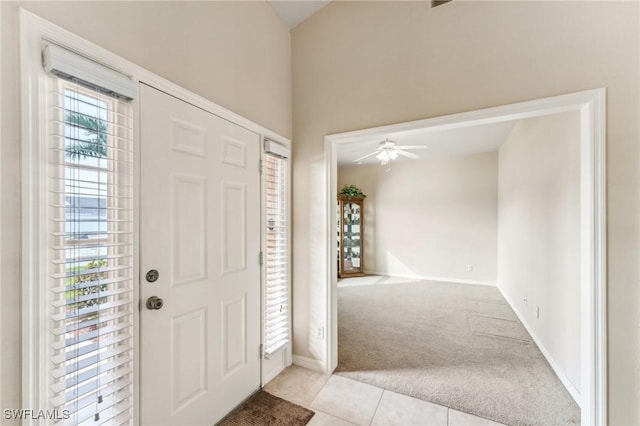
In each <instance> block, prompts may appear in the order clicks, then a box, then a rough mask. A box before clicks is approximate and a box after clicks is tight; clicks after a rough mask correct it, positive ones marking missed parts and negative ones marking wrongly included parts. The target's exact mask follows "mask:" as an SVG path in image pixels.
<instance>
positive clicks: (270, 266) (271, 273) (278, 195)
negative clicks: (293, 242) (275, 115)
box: [264, 154, 289, 357]
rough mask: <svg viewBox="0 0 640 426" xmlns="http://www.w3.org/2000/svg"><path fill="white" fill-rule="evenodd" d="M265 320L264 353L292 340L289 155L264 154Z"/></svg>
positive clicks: (266, 354)
mask: <svg viewBox="0 0 640 426" xmlns="http://www.w3.org/2000/svg"><path fill="white" fill-rule="evenodd" d="M265 165H266V166H265V180H266V191H265V198H266V200H265V202H266V205H265V208H266V212H265V213H266V214H265V218H266V221H267V223H266V233H265V234H266V237H265V238H266V248H265V261H264V267H265V295H264V297H265V315H264V317H265V324H264V353H265V356H267V357H268V356H269V355H271V354H272V353H274V352H275V351H277V350H278V349H280V348H282V347H283V346H284V345H286V344H287V343H288V342H289V223H288V218H287V181H286V179H287V174H286V173H287V159H285V158H280V157H277V156H274V155H271V154H266V155H265Z"/></svg>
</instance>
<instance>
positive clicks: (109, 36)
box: [0, 1, 292, 409]
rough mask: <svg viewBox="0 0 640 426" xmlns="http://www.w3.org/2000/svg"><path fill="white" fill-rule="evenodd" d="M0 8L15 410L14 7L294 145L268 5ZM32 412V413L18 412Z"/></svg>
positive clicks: (6, 293) (8, 361) (281, 52)
mask: <svg viewBox="0 0 640 426" xmlns="http://www.w3.org/2000/svg"><path fill="white" fill-rule="evenodd" d="M0 5H1V6H0V7H1V8H2V9H1V10H2V12H1V16H2V22H1V25H2V28H1V33H0V34H1V64H2V71H1V74H2V81H1V84H2V100H1V101H2V130H1V132H2V133H1V135H2V139H1V144H0V157H1V158H2V165H1V173H2V174H1V176H0V181H1V182H2V188H1V193H2V211H1V214H2V217H1V222H0V224H1V226H0V229H1V233H2V257H1V259H0V261H1V274H0V279H1V286H0V289H1V300H2V309H1V310H0V311H1V314H0V315H1V317H2V318H1V321H0V323H1V324H2V353H1V357H2V364H1V366H2V371H1V376H2V384H1V394H2V398H3V399H2V401H1V403H0V406H1V407H3V408H20V407H22V405H21V403H20V399H21V381H20V377H21V351H20V347H21V332H22V331H21V329H20V322H21V310H20V305H21V298H20V294H21V288H20V253H21V245H20V235H21V229H20V222H21V218H20V214H21V212H20V203H21V182H20V174H21V168H20V162H21V156H20V155H21V144H20V91H19V90H20V70H19V63H20V60H19V30H18V28H19V19H18V8H19V7H24V8H25V9H27V10H29V11H32V12H33V13H35V14H37V15H40V16H41V17H43V18H45V19H47V20H49V21H51V22H53V23H55V24H58V25H60V26H62V27H63V28H66V29H68V30H71V31H72V32H74V33H76V34H78V35H80V36H81V37H84V38H85V39H88V40H90V41H92V42H94V43H96V44H98V45H100V46H102V47H104V48H106V49H109V50H111V51H112V52H114V53H116V54H118V55H120V56H122V57H124V58H126V59H128V60H130V61H132V62H134V63H136V64H138V65H141V66H143V67H145V68H147V69H149V70H151V71H153V72H155V73H156V74H158V75H160V76H162V77H164V78H166V79H168V80H171V81H173V82H175V83H177V84H179V85H181V86H183V87H185V88H187V89H189V90H191V91H192V92H195V93H197V94H199V95H201V96H203V97H205V98H207V99H210V100H211V101H213V102H215V103H217V104H219V105H222V106H224V107H226V108H228V109H230V110H231V111H233V112H235V113H238V114H240V115H242V116H244V117H246V118H248V119H250V120H252V121H254V122H256V123H258V124H260V125H262V126H264V127H266V128H269V129H271V130H273V131H275V132H277V133H279V134H281V135H283V136H285V137H288V138H290V137H291V133H292V121H291V44H290V31H289V29H288V28H287V27H286V26H285V25H284V23H282V21H281V20H280V19H279V18H278V16H277V15H276V14H275V12H274V11H273V10H272V9H271V7H270V6H269V5H268V4H267V3H265V2H198V1H194V2H187V1H184V2H164V1H149V2H120V1H118V2H110V1H108V2H67V1H61V2H58V1H46V2H32V1H24V2H8V1H2V2H0ZM22 408H34V409H36V408H38V407H22Z"/></svg>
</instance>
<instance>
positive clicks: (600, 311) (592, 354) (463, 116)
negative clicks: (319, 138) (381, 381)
mask: <svg viewBox="0 0 640 426" xmlns="http://www.w3.org/2000/svg"><path fill="white" fill-rule="evenodd" d="M569 111H576V112H579V114H580V126H581V129H580V130H581V131H580V188H581V206H580V215H581V229H580V236H581V241H582V243H581V252H580V259H581V260H580V272H581V283H580V289H581V294H582V297H581V366H580V367H581V368H580V376H581V383H582V386H581V387H582V389H581V394H580V399H581V401H580V402H579V404H578V405H580V407H581V423H582V425H585V426H588V425H606V424H607V264H606V260H607V247H606V241H607V239H606V237H607V229H606V89H605V88H599V89H593V90H587V91H582V92H575V93H569V94H564V95H559V96H554V97H549V98H543V99H536V100H531V101H527V102H519V103H514V104H509V105H504V106H498V107H492V108H486V109H480V110H476V111H470V112H463V113H459V114H451V115H445V116H440V117H435V118H428V119H424V120H417V121H410V122H405V123H399V124H392V125H388V126H382V127H374V128H369V129H363V130H356V131H351V132H345V133H336V134H332V135H327V136H325V167H326V173H327V179H326V182H327V187H326V197H327V198H326V200H327V210H326V224H327V229H326V238H327V239H326V247H327V252H326V256H327V259H328V261H327V262H326V265H327V270H326V274H327V275H326V277H327V280H326V284H325V286H326V287H325V295H326V297H325V299H324V301H323V302H322V303H324V309H323V312H324V316H325V318H324V319H325V324H326V327H327V329H328V330H329V333H328V338H327V339H326V340H325V354H324V355H325V359H324V361H323V370H324V372H326V373H327V374H331V373H332V372H333V370H335V368H336V367H337V365H338V310H337V305H338V303H337V298H338V295H337V278H336V277H337V271H336V264H335V262H334V261H331V260H332V259H334V258H335V253H336V250H337V244H336V239H335V229H336V226H337V222H336V220H337V219H336V211H335V204H334V202H333V200H335V199H336V196H337V183H338V178H337V174H338V166H337V150H338V146H339V145H341V144H345V143H353V142H357V141H363V140H372V139H383V138H384V137H385V135H386V134H387V133H395V132H402V131H408V130H416V129H429V130H433V131H442V130H447V129H459V128H464V127H468V126H476V125H482V124H491V123H497V122H501V121H509V120H519V119H523V118H531V117H537V116H542V115H548V114H556V113H562V112H569ZM572 396H574V395H573V394H572ZM574 398H575V396H574Z"/></svg>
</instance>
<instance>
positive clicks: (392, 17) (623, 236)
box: [292, 1, 640, 425]
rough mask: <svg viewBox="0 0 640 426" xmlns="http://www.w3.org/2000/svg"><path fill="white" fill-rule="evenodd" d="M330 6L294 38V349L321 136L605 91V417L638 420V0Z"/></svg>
mask: <svg viewBox="0 0 640 426" xmlns="http://www.w3.org/2000/svg"><path fill="white" fill-rule="evenodd" d="M429 3H430V2H332V3H330V4H329V5H328V6H326V7H324V8H323V9H321V10H320V11H319V13H318V14H316V15H315V16H313V17H312V18H311V19H310V20H308V21H306V22H304V23H302V24H301V25H300V26H298V27H296V28H295V29H294V30H293V32H292V63H293V95H294V98H293V121H294V132H293V140H294V145H295V149H294V158H293V159H294V162H293V164H294V176H293V178H294V189H293V191H294V194H293V196H294V206H293V207H294V211H293V216H294V228H293V235H294V251H293V252H294V301H295V310H294V324H295V326H294V353H295V354H297V355H301V356H307V357H321V355H319V352H318V351H317V347H318V346H319V342H318V341H317V339H315V338H310V337H309V330H310V329H312V327H313V326H315V325H316V324H317V321H318V320H317V314H318V312H319V311H320V312H321V308H318V305H321V304H322V303H323V299H322V297H317V296H318V295H322V289H323V288H324V285H325V282H326V280H327V276H326V265H327V262H328V259H327V248H326V240H325V237H324V230H325V229H326V214H325V211H326V210H325V209H326V205H327V204H326V203H327V202H328V200H326V199H325V198H326V189H325V185H326V173H325V168H324V136H325V135H327V134H332V133H338V132H343V131H348V130H355V129H361V128H368V127H373V126H379V125H384V124H391V123H398V122H403V121H408V120H414V119H420V118H426V117H436V116H440V115H445V114H451V113H456V112H462V111H470V110H474V109H479V108H485V107H491V106H496V105H503V104H508V103H513V102H519V101H525V100H530V99H537V98H543V97H547V96H553V95H559V94H563V93H569V92H576V91H581V90H587V89H593V88H598V87H606V88H607V163H608V168H607V191H608V197H607V224H608V227H607V231H608V239H607V243H608V252H607V256H608V294H607V297H608V318H607V319H608V332H609V339H608V362H609V376H608V385H609V412H610V414H609V416H610V423H611V424H612V425H637V424H640V405H639V404H638V401H639V400H640V366H639V362H640V361H639V360H640V331H638V330H640V315H639V313H640V304H639V303H638V300H640V291H639V275H640V271H639V269H640V265H639V262H638V258H639V253H640V250H639V249H640V244H639V226H638V225H639V219H640V214H639V194H640V186H639V182H640V180H639V173H638V170H639V168H638V164H639V155H638V154H639V149H638V147H639V138H640V129H639V126H638V117H639V116H640V107H639V99H640V93H639V78H638V76H639V66H638V65H639V64H638V62H639V56H640V32H639V20H638V16H639V12H640V11H639V5H638V3H637V2H611V1H606V2H571V1H570V2H499V1H496V2H485V1H469V2H466V1H453V2H450V3H447V4H445V5H443V6H440V7H437V8H434V9H431V8H430V7H429Z"/></svg>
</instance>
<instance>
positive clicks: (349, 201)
mask: <svg viewBox="0 0 640 426" xmlns="http://www.w3.org/2000/svg"><path fill="white" fill-rule="evenodd" d="M363 203H364V199H363V198H362V197H352V198H347V197H345V196H339V197H338V203H337V208H338V212H337V213H338V215H337V216H338V230H337V238H338V253H337V256H338V277H339V278H346V277H357V276H362V275H364V269H363V265H362V259H363V257H362V255H363V250H362V249H363V243H362V235H363V230H364V221H363V219H364V216H363Z"/></svg>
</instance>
